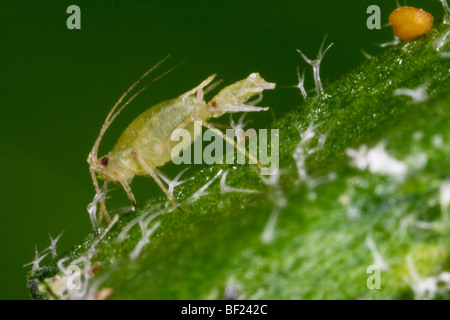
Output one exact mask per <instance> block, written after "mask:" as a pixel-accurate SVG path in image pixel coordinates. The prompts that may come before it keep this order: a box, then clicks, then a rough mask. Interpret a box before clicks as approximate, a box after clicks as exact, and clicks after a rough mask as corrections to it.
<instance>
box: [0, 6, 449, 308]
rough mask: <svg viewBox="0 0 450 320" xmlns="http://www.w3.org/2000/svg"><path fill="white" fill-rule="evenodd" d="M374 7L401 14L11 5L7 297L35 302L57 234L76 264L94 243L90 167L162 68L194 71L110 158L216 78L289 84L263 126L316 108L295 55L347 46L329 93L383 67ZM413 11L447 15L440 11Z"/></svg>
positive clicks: (140, 106)
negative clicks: (151, 72)
mask: <svg viewBox="0 0 450 320" xmlns="http://www.w3.org/2000/svg"><path fill="white" fill-rule="evenodd" d="M71 4H76V5H78V6H80V8H81V26H82V29H81V30H68V29H67V27H66V19H67V18H68V16H69V15H68V14H67V13H66V9H67V7H68V6H69V5H71ZM370 4H377V5H379V6H380V7H381V10H382V23H383V24H386V23H387V22H388V16H389V13H390V12H391V11H392V10H393V9H394V8H395V7H396V4H395V1H376V0H373V1H365V0H364V1H363V0H354V1H348V0H339V1H338V0H327V1H325V0H320V1H319V0H314V1H313V0H308V1H306V0H297V1H275V0H273V1H261V0H260V1H253V0H252V1H244V0H239V1H169V0H164V1H70V2H68V1H17V0H16V1H5V0H3V1H1V3H0V15H1V16H0V32H1V40H2V41H1V51H0V52H1V53H0V55H1V59H0V63H1V68H0V74H1V86H0V90H1V94H0V99H1V109H0V119H1V127H0V130H1V160H0V161H1V163H0V168H1V183H0V195H1V197H2V201H1V206H0V208H1V209H0V210H1V223H0V235H1V237H0V243H1V258H0V259H1V260H0V288H1V289H0V298H1V299H28V298H29V295H28V290H27V288H26V281H25V273H26V271H27V270H28V269H29V267H26V268H24V267H23V265H24V264H25V263H27V262H29V261H31V260H32V259H33V256H34V248H35V246H37V248H38V250H39V251H41V250H43V249H44V248H45V247H47V246H48V245H49V238H48V234H49V233H50V234H51V235H52V236H53V237H56V236H57V235H58V234H59V233H60V232H62V231H64V234H63V236H62V238H61V240H60V242H59V245H58V252H59V253H62V252H65V251H66V250H68V249H69V248H70V247H72V246H73V245H76V244H77V243H78V242H80V241H81V240H82V239H83V238H84V237H85V236H86V235H87V233H88V232H90V231H91V224H90V221H89V217H88V214H87V211H86V206H87V204H88V203H89V202H90V201H91V200H92V198H93V195H94V189H93V186H92V182H91V180H90V175H89V171H88V165H87V163H86V158H87V155H88V153H89V151H90V149H91V147H92V144H93V142H94V140H95V138H96V136H97V134H98V131H99V129H100V127H101V124H102V123H103V121H104V118H105V116H106V114H107V112H108V111H109V109H110V108H111V106H112V105H113V104H114V102H115V101H116V100H117V98H118V97H119V96H120V95H121V93H122V92H123V91H124V90H125V89H126V88H127V87H128V86H129V85H130V84H131V82H133V81H134V80H135V79H137V78H138V77H139V76H140V75H141V74H142V73H143V72H144V71H145V70H147V69H148V68H149V67H150V66H152V65H153V64H155V63H156V62H157V61H159V60H160V59H161V58H162V57H164V56H165V55H166V54H168V53H170V54H171V55H172V57H171V59H170V60H169V62H168V63H166V64H164V67H163V68H161V70H164V69H167V68H168V67H169V66H172V65H175V64H177V63H178V62H180V61H182V60H186V62H185V63H184V64H183V65H182V66H181V67H179V68H178V69H176V70H175V71H174V72H172V73H171V74H169V75H168V76H166V77H165V78H163V79H162V80H161V81H159V82H158V83H156V84H155V85H154V86H152V87H151V88H150V89H149V90H147V91H146V92H145V93H143V94H142V95H141V96H140V97H139V98H138V99H137V100H136V102H135V103H134V104H133V105H132V106H131V107H130V108H128V109H127V110H126V111H125V112H124V113H123V114H122V115H121V116H120V117H119V119H118V121H117V122H116V123H115V124H114V125H113V127H112V128H111V130H110V131H109V132H108V134H107V136H106V137H105V139H104V143H103V144H102V151H101V152H107V151H108V149H109V148H111V147H112V146H113V144H114V142H115V140H116V139H117V138H118V136H119V134H120V133H121V131H122V130H123V129H125V127H126V126H127V124H128V123H129V122H130V121H131V120H132V119H133V118H134V117H135V116H137V115H138V114H139V113H140V112H142V111H144V110H145V109H146V108H148V107H150V106H151V105H153V104H155V103H157V102H159V101H161V100H166V99H169V98H173V97H175V96H177V95H179V94H181V93H183V92H185V91H188V90H189V89H191V88H193V87H194V86H196V85H197V84H198V83H199V82H201V81H202V80H203V79H204V78H206V77H207V76H208V75H210V74H212V73H218V75H219V78H223V79H224V81H225V84H230V83H232V82H235V81H237V80H240V79H242V78H244V77H246V76H247V75H248V74H249V73H251V72H259V73H260V74H261V75H262V76H263V77H264V78H265V79H266V80H268V81H271V82H276V83H277V84H278V88H277V90H276V91H274V92H268V93H267V94H266V95H265V100H264V105H270V106H271V107H272V108H271V109H272V112H267V113H265V114H260V115H252V116H251V117H252V118H253V119H254V122H257V123H258V126H261V125H264V124H266V123H269V122H270V121H271V120H272V118H273V117H281V116H282V115H283V114H284V113H285V112H287V111H288V110H290V109H292V108H294V107H295V106H296V105H298V104H299V103H300V102H301V101H302V98H301V96H300V94H299V91H298V90H296V89H295V88H289V86H292V85H295V84H296V83H297V76H296V68H297V66H301V68H306V70H307V74H308V77H307V80H306V81H307V85H306V86H307V87H308V88H310V89H311V88H313V80H312V75H311V69H310V67H309V66H307V65H306V64H305V63H304V62H303V61H302V59H301V57H300V55H299V54H298V53H297V52H296V50H295V49H297V48H299V49H302V50H303V52H304V53H305V54H306V55H307V56H308V57H311V58H313V57H315V55H316V54H317V50H318V48H319V46H320V43H321V41H322V39H323V37H324V35H325V34H328V40H327V43H329V42H334V43H335V45H334V47H333V48H332V49H331V50H330V51H329V53H328V54H327V56H326V58H325V59H324V61H323V65H322V79H323V80H324V82H325V84H326V83H327V82H330V81H333V80H335V79H337V78H338V77H339V76H341V75H343V74H344V73H346V72H347V71H349V70H351V69H353V68H354V67H356V66H357V65H359V64H360V63H362V62H363V61H364V59H365V58H364V56H363V55H362V53H361V49H364V50H365V51H366V52H368V53H371V54H376V53H378V52H380V51H381V50H382V49H380V48H379V47H377V45H376V44H377V43H382V42H386V41H391V40H392V39H393V35H392V31H391V28H390V27H385V28H383V29H381V30H368V29H367V27H366V19H367V17H368V14H366V9H367V7H368V6H369V5H370ZM408 5H411V6H416V7H422V8H424V9H425V10H427V11H429V12H431V13H433V14H434V15H435V16H438V17H441V16H442V8H441V6H440V3H439V1H437V0H435V1H430V0H426V1H425V0H422V1H408ZM166 169H167V168H166ZM168 169H169V175H172V176H173V172H174V168H168ZM170 169H172V170H170ZM166 172H167V170H166ZM133 187H134V189H136V195H137V198H138V200H144V199H146V198H148V197H149V196H151V194H152V193H155V192H160V191H159V190H158V188H157V187H156V186H155V185H154V182H153V181H151V180H150V179H145V178H144V179H143V178H141V179H137V180H136V181H135V183H133ZM111 195H112V196H113V198H114V199H111V201H110V202H108V204H109V206H110V207H120V206H123V205H128V202H127V199H126V198H125V197H124V196H123V192H121V191H120V190H116V191H115V192H113V193H112V194H111Z"/></svg>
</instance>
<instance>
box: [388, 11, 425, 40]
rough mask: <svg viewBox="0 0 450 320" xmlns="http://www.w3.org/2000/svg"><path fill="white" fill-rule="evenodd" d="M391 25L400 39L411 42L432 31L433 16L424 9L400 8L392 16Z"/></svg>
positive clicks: (390, 18)
mask: <svg viewBox="0 0 450 320" xmlns="http://www.w3.org/2000/svg"><path fill="white" fill-rule="evenodd" d="M389 23H390V24H391V26H392V27H393V28H394V34H395V35H396V36H397V37H398V38H400V39H402V40H411V39H414V38H417V37H419V36H421V35H424V34H427V33H428V32H429V31H430V30H431V27H432V26H433V16H432V15H431V14H430V13H428V12H426V11H424V10H422V9H417V8H413V7H399V8H397V9H395V10H394V11H392V13H391V14H390V16H389Z"/></svg>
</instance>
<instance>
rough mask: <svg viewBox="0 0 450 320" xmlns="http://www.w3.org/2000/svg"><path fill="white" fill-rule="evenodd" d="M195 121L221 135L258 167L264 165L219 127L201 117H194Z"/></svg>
mask: <svg viewBox="0 0 450 320" xmlns="http://www.w3.org/2000/svg"><path fill="white" fill-rule="evenodd" d="M195 120H196V121H201V123H202V126H204V127H206V128H208V129H210V130H213V131H214V132H215V133H217V134H218V135H219V136H221V137H222V139H223V140H225V141H226V142H228V143H230V144H232V145H233V146H234V147H235V148H236V149H237V150H238V151H240V152H242V153H243V154H245V156H246V157H247V158H248V159H249V160H252V161H253V162H254V163H256V164H257V165H258V167H260V168H264V165H263V164H262V163H261V162H260V161H259V160H258V159H256V158H255V157H254V156H253V155H251V154H249V153H248V152H247V150H245V148H242V147H241V146H240V145H238V144H237V143H236V142H235V141H234V139H231V138H230V137H228V136H227V135H225V134H224V133H223V132H222V131H220V130H219V129H217V128H215V127H214V126H212V125H211V124H209V123H208V122H206V121H204V120H201V119H195Z"/></svg>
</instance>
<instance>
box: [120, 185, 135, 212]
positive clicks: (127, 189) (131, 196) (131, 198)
mask: <svg viewBox="0 0 450 320" xmlns="http://www.w3.org/2000/svg"><path fill="white" fill-rule="evenodd" d="M120 184H121V185H122V187H123V189H124V190H125V192H126V193H127V196H128V198H129V199H130V201H131V203H132V204H133V207H136V198H135V197H134V194H133V192H131V188H130V186H129V185H128V182H126V181H120Z"/></svg>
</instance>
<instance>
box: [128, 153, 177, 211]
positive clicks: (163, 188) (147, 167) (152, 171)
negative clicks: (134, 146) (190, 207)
mask: <svg viewBox="0 0 450 320" xmlns="http://www.w3.org/2000/svg"><path fill="white" fill-rule="evenodd" d="M133 156H134V157H135V158H136V160H137V161H138V162H139V164H140V165H141V166H142V168H144V170H145V171H147V173H148V174H149V175H150V176H151V177H152V178H153V180H155V181H156V183H157V184H158V186H159V187H160V188H161V189H162V191H164V193H165V194H166V196H167V198H168V199H169V200H170V202H172V204H173V205H174V206H175V207H178V204H177V203H176V201H175V200H174V198H173V197H172V195H171V194H170V192H169V190H167V188H166V187H165V186H164V184H163V183H162V181H161V180H160V179H159V177H158V175H157V174H156V173H155V171H154V170H153V169H152V168H150V167H149V166H148V165H147V163H146V162H145V160H144V159H142V157H141V156H140V155H139V153H138V152H137V151H134V152H133Z"/></svg>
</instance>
